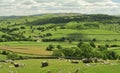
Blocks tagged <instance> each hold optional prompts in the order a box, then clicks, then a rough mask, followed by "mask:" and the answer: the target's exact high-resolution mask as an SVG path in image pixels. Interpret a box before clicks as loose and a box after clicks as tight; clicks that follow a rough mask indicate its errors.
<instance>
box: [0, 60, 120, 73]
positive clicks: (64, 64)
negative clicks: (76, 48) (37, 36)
mask: <svg viewBox="0 0 120 73" xmlns="http://www.w3.org/2000/svg"><path fill="white" fill-rule="evenodd" d="M45 60H47V61H48V62H49V66H48V67H44V68H41V62H42V61H45ZM45 60H44V59H37V60H35V59H31V60H18V61H15V62H17V63H24V64H25V67H19V68H9V67H8V66H12V65H11V64H10V63H7V64H5V65H4V64H3V63H0V65H1V66H3V68H2V69H1V70H0V73H8V72H9V71H10V70H11V71H14V72H15V71H17V72H18V73H47V71H48V70H50V71H51V72H52V73H74V72H75V71H76V70H77V69H78V70H79V71H78V73H96V72H97V73H113V72H114V73H118V72H119V71H120V70H119V68H120V64H119V63H117V62H114V61H113V62H114V63H113V65H110V64H108V65H102V64H99V63H97V64H96V66H86V65H85V64H83V63H82V62H81V61H79V62H80V63H79V64H72V63H71V62H70V61H68V60H57V59H52V60H49V59H45Z"/></svg>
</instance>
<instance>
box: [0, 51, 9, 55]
mask: <svg viewBox="0 0 120 73" xmlns="http://www.w3.org/2000/svg"><path fill="white" fill-rule="evenodd" d="M1 54H3V55H8V54H9V52H8V51H6V50H3V51H2V52H1Z"/></svg>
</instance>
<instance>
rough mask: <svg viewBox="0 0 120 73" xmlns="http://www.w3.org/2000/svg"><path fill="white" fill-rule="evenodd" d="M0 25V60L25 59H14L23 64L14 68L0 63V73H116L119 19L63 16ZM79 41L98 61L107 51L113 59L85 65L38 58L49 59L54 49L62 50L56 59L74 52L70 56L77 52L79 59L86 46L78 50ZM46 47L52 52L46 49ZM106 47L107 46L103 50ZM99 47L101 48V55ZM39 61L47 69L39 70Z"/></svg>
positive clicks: (4, 19) (26, 18)
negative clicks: (44, 62)
mask: <svg viewBox="0 0 120 73" xmlns="http://www.w3.org/2000/svg"><path fill="white" fill-rule="evenodd" d="M0 26H1V27H0V61H3V60H7V59H8V57H9V56H11V55H12V57H16V55H17V57H18V56H20V57H27V59H26V58H25V59H24V60H22V59H20V60H18V59H17V60H16V59H15V60H14V62H16V63H20V64H25V66H24V67H18V68H15V67H14V66H13V64H11V63H10V62H7V63H6V62H0V73H49V72H48V71H49V70H50V71H51V72H50V73H120V70H119V69H120V63H119V62H118V61H117V60H116V59H118V58H120V29H119V28H120V17H119V16H112V15H99V14H93V15H92V14H88V15H85V14H72V13H68V14H64V13H63V14H43V15H35V16H34V15H33V16H18V17H1V18H0ZM91 41H92V42H93V43H94V44H95V47H94V48H93V46H91V45H90V42H91ZM80 42H84V45H86V44H87V46H89V45H90V46H89V47H87V49H86V48H85V52H86V51H90V52H92V55H93V54H95V55H97V54H98V53H100V55H102V58H107V57H106V52H107V53H108V54H107V55H108V57H109V55H110V58H113V59H114V60H113V59H111V60H109V62H110V64H103V63H99V62H98V63H88V64H85V63H83V62H82V61H81V60H77V61H79V64H72V63H71V62H70V59H62V60H60V59H49V58H47V59H41V57H42V58H45V57H51V56H52V57H53V53H54V51H55V50H59V48H58V46H61V47H62V50H61V49H60V50H59V52H60V54H61V55H60V57H66V55H65V54H64V52H66V51H67V52H68V51H70V53H69V54H71V53H75V54H73V55H76V53H77V54H78V55H77V56H78V57H79V58H81V57H84V56H83V55H81V53H83V50H84V47H86V46H84V45H83V46H84V47H82V48H81V46H80V47H79V46H78V45H79V43H80ZM82 44H83V43H82ZM50 45H52V47H53V48H54V49H53V50H51V51H50V50H46V49H47V48H48V47H49V46H50ZM106 45H107V46H108V47H107V49H104V48H106ZM99 46H103V48H102V49H104V50H102V52H101V48H99ZM91 47H92V49H91ZM71 48H72V49H71ZM76 48H77V49H76ZM69 49H70V50H69ZM64 50H65V51H64ZM71 50H72V52H71ZM76 50H77V51H78V52H76ZM91 50H92V51H91ZM61 51H62V53H61ZM6 52H7V53H6ZM59 52H58V53H59ZM85 52H84V54H85ZM94 52H95V53H94ZM87 53H89V52H87ZM96 53H97V54H96ZM104 53H105V54H104ZM111 54H112V56H111ZM13 55H14V56H13ZM73 55H72V57H74V56H73ZM79 55H80V56H79ZM89 55H91V53H90V54H89ZM116 56H117V58H116V59H115V57H116ZM28 57H29V59H28ZM31 58H32V59H31ZM35 58H38V59H35ZM99 58H100V57H99ZM42 61H48V63H49V66H47V67H44V68H41V62H42ZM104 61H107V60H104ZM76 70H78V72H75V71H76Z"/></svg>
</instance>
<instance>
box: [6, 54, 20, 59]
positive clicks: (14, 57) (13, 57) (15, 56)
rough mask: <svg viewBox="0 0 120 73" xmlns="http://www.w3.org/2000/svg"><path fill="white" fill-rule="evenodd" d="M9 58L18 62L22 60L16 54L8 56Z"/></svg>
mask: <svg viewBox="0 0 120 73" xmlns="http://www.w3.org/2000/svg"><path fill="white" fill-rule="evenodd" d="M7 58H8V59H11V60H18V59H20V57H19V56H18V55H17V54H15V53H11V54H8V55H7Z"/></svg>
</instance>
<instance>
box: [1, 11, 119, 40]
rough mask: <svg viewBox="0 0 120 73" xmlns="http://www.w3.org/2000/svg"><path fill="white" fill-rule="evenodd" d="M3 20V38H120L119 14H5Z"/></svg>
mask: <svg viewBox="0 0 120 73" xmlns="http://www.w3.org/2000/svg"><path fill="white" fill-rule="evenodd" d="M0 20H1V21H0V26H1V27H0V41H34V40H42V41H46V40H47V41H61V40H63V39H67V40H68V39H74V38H75V39H74V40H76V41H77V40H80V39H84V40H92V39H94V38H96V39H98V40H120V39H119V37H120V35H119V34H120V29H119V28H120V17H119V16H112V15H105V14H78V13H55V14H49V13H48V14H40V15H30V16H1V17H0ZM107 35H109V38H108V36H107ZM101 37H102V38H101Z"/></svg>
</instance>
